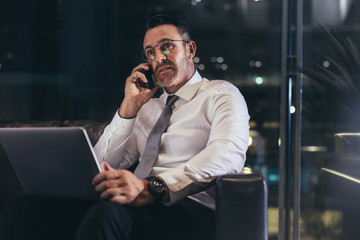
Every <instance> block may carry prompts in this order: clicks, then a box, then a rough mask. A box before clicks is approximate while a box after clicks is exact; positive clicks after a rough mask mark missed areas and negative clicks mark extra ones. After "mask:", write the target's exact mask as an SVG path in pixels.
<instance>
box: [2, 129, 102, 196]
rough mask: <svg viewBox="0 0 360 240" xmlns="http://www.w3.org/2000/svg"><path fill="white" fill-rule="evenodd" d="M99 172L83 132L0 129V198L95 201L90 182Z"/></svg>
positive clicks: (96, 194)
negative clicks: (55, 198) (40, 197)
mask: <svg viewBox="0 0 360 240" xmlns="http://www.w3.org/2000/svg"><path fill="white" fill-rule="evenodd" d="M99 172H101V167H100V165H99V163H98V161H97V158H96V155H95V152H94V150H93V148H92V145H91V143H90V140H89V137H88V135H87V133H86V131H85V130H84V129H83V128H80V127H66V128H0V196H1V197H2V198H4V197H8V196H11V195H29V196H47V197H60V198H71V199H84V200H95V199H98V198H99V195H98V193H96V192H95V190H94V186H93V185H92V184H91V181H92V179H93V177H94V176H95V175H97V174H98V173H99Z"/></svg>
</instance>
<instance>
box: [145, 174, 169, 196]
mask: <svg viewBox="0 0 360 240" xmlns="http://www.w3.org/2000/svg"><path fill="white" fill-rule="evenodd" d="M147 180H148V189H149V192H150V193H151V194H152V195H153V196H154V198H155V201H161V199H162V198H163V196H164V194H165V183H164V182H163V181H162V180H161V179H159V178H157V177H148V178H147Z"/></svg>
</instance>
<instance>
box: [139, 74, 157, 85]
mask: <svg viewBox="0 0 360 240" xmlns="http://www.w3.org/2000/svg"><path fill="white" fill-rule="evenodd" d="M139 72H141V73H143V74H144V75H145V77H146V80H147V83H145V82H143V81H140V84H141V86H142V87H144V88H148V89H153V88H154V87H155V83H156V79H155V76H154V74H153V71H152V70H151V69H149V70H148V71H146V70H144V69H141V70H139Z"/></svg>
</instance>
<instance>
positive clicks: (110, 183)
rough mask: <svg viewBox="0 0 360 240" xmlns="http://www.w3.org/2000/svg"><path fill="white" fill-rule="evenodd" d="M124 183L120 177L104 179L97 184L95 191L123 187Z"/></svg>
mask: <svg viewBox="0 0 360 240" xmlns="http://www.w3.org/2000/svg"><path fill="white" fill-rule="evenodd" d="M123 185H124V184H123V183H121V182H120V181H119V180H118V179H114V180H107V181H102V182H100V183H99V184H98V185H96V187H95V191H97V192H103V191H105V190H107V189H110V188H117V187H122V186H123Z"/></svg>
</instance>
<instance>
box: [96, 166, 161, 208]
mask: <svg viewBox="0 0 360 240" xmlns="http://www.w3.org/2000/svg"><path fill="white" fill-rule="evenodd" d="M101 167H102V169H103V172H101V173H99V174H98V175H96V176H95V177H94V179H93V185H94V186H95V190H96V191H97V192H99V193H101V195H100V197H101V199H108V200H110V201H112V202H115V203H118V204H127V205H130V206H135V207H140V206H144V205H147V204H149V203H152V202H154V198H153V196H152V195H151V194H150V193H149V192H148V191H147V181H146V180H145V179H140V178H138V177H136V176H135V175H134V174H133V173H132V172H130V171H127V170H122V169H120V170H118V169H114V168H112V167H110V165H109V164H108V163H106V162H103V163H102V164H101Z"/></svg>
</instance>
